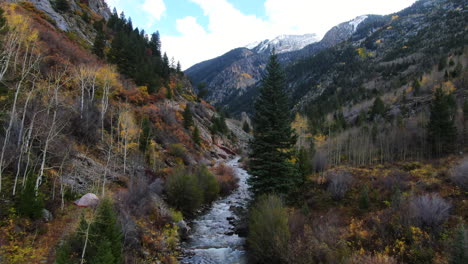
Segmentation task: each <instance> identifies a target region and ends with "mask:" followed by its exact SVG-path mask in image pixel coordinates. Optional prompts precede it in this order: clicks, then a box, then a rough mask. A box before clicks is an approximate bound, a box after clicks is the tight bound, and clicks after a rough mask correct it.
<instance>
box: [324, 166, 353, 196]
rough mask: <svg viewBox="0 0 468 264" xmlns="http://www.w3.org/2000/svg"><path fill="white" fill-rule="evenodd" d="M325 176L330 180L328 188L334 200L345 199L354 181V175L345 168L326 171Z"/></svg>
mask: <svg viewBox="0 0 468 264" xmlns="http://www.w3.org/2000/svg"><path fill="white" fill-rule="evenodd" d="M324 177H325V179H326V180H327V182H328V188H327V190H328V192H330V194H331V196H332V198H333V199H334V200H341V199H343V197H344V196H345V194H346V192H347V191H348V189H349V187H350V185H351V183H352V181H353V175H352V174H351V173H350V172H347V171H344V170H331V171H326V172H325V174H324Z"/></svg>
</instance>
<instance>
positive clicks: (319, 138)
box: [314, 134, 327, 147]
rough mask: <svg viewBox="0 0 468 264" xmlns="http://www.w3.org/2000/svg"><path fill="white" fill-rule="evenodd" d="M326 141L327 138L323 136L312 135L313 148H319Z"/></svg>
mask: <svg viewBox="0 0 468 264" xmlns="http://www.w3.org/2000/svg"><path fill="white" fill-rule="evenodd" d="M326 141H327V136H325V135H323V134H318V135H314V142H315V146H317V147H320V146H322V145H323V144H325V143H326Z"/></svg>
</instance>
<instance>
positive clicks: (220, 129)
mask: <svg viewBox="0 0 468 264" xmlns="http://www.w3.org/2000/svg"><path fill="white" fill-rule="evenodd" d="M211 122H212V125H211V133H213V134H221V135H225V134H226V133H227V132H228V131H229V128H228V127H227V125H226V117H225V116H224V113H221V114H220V115H219V117H218V116H216V115H213V118H212V119H211Z"/></svg>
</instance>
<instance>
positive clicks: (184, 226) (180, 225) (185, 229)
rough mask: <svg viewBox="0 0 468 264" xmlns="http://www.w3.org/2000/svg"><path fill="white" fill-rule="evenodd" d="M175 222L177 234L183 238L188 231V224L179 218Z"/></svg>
mask: <svg viewBox="0 0 468 264" xmlns="http://www.w3.org/2000/svg"><path fill="white" fill-rule="evenodd" d="M175 224H176V226H177V227H178V228H179V235H180V236H181V237H182V238H183V239H185V238H186V237H187V236H188V235H189V233H190V226H188V225H187V223H186V222H185V221H184V220H180V221H179V222H177V223H175Z"/></svg>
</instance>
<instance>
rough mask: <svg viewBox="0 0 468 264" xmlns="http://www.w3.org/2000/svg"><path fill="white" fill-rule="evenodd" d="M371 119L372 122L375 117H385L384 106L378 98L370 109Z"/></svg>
mask: <svg viewBox="0 0 468 264" xmlns="http://www.w3.org/2000/svg"><path fill="white" fill-rule="evenodd" d="M371 117H372V119H374V120H375V119H376V118H377V117H385V104H384V102H383V101H382V99H380V97H377V98H375V100H374V104H373V105H372V109H371Z"/></svg>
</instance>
